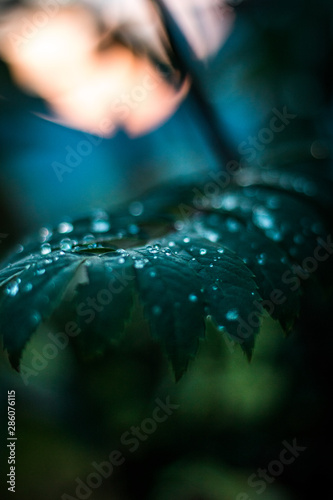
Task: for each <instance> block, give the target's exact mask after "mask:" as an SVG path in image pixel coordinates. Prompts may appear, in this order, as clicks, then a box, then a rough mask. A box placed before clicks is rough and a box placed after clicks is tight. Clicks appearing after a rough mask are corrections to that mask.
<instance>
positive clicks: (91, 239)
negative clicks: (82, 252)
mask: <svg viewBox="0 0 333 500" xmlns="http://www.w3.org/2000/svg"><path fill="white" fill-rule="evenodd" d="M95 241H96V238H95V236H94V235H93V234H87V235H86V236H84V237H83V238H82V243H84V244H87V243H94V242H95Z"/></svg>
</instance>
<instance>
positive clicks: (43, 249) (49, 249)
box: [40, 243, 52, 255]
mask: <svg viewBox="0 0 333 500" xmlns="http://www.w3.org/2000/svg"><path fill="white" fill-rule="evenodd" d="M51 252H52V247H51V245H50V244H49V243H44V245H42V246H41V249H40V253H41V254H42V255H48V254H49V253H51Z"/></svg>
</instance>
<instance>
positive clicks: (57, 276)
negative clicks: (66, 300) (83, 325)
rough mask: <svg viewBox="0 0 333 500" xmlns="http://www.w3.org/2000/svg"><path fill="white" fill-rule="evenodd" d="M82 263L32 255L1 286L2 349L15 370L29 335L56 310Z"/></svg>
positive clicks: (75, 259) (57, 255) (56, 254)
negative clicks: (6, 353)
mask: <svg viewBox="0 0 333 500" xmlns="http://www.w3.org/2000/svg"><path fill="white" fill-rule="evenodd" d="M83 260H84V259H82V258H79V257H78V256H76V255H72V254H64V253H63V252H54V254H52V256H50V258H47V259H45V258H44V257H43V256H41V255H40V254H35V255H33V256H31V257H29V258H27V259H26V261H22V265H23V263H25V269H24V270H23V271H22V272H21V273H20V274H19V275H18V276H15V275H14V276H13V277H12V279H11V280H9V281H8V280H7V282H4V283H3V286H2V287H1V298H0V311H1V314H0V333H1V334H2V335H3V338H4V348H5V349H7V351H8V354H9V358H10V361H11V363H12V365H13V366H14V367H15V368H16V369H17V368H18V366H19V360H20V357H21V353H22V351H23V349H24V347H25V345H26V343H27V342H28V340H29V339H30V337H31V335H32V333H33V332H34V331H35V330H36V329H37V328H38V325H39V324H40V323H41V321H45V320H46V319H48V318H49V317H50V316H51V314H52V313H53V311H54V310H55V309H56V308H57V307H58V305H59V304H60V302H61V300H62V298H63V296H64V293H65V291H66V288H67V286H68V285H69V282H70V281H71V280H72V279H73V277H74V276H75V272H76V271H77V269H78V267H79V266H80V264H81V263H82V262H83ZM14 267H15V266H14ZM2 274H5V273H4V272H3V271H1V272H0V276H1V275H2Z"/></svg>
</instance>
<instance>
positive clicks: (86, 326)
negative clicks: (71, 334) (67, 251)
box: [73, 252, 135, 358]
mask: <svg viewBox="0 0 333 500" xmlns="http://www.w3.org/2000/svg"><path fill="white" fill-rule="evenodd" d="M83 267H84V271H85V275H86V279H85V280H84V281H83V282H81V283H79V284H78V286H77V288H76V290H75V292H74V299H73V302H74V306H75V312H76V316H77V324H78V327H79V328H80V334H79V336H78V337H76V338H75V344H76V345H77V347H78V349H79V350H80V352H81V355H82V356H84V358H91V357H95V356H96V354H103V353H104V352H105V350H106V349H107V348H108V347H109V346H112V345H114V344H116V343H117V341H118V340H119V337H120V335H121V333H122V332H123V330H124V327H125V323H126V321H127V320H128V319H129V317H130V313H131V309H132V307H133V291H134V280H135V273H134V268H133V261H132V259H131V258H129V257H128V255H127V256H126V257H124V256H123V254H121V253H119V252H112V253H106V254H104V255H103V256H102V257H96V256H91V257H90V258H89V259H87V260H86V261H85V262H84V264H83Z"/></svg>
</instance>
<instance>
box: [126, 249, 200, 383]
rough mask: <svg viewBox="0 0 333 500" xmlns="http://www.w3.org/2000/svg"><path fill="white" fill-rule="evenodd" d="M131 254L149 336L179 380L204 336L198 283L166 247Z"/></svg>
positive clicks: (195, 277) (193, 274) (188, 269)
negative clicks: (133, 259) (166, 356)
mask: <svg viewBox="0 0 333 500" xmlns="http://www.w3.org/2000/svg"><path fill="white" fill-rule="evenodd" d="M134 256H135V257H136V260H135V270H136V275H137V282H138V290H139V296H140V298H141V300H142V301H143V303H144V305H145V311H146V315H147V317H148V318H149V321H150V324H151V331H152V336H153V338H154V339H156V340H159V341H160V342H161V344H162V345H163V347H164V348H165V350H166V352H167V354H168V356H169V358H170V359H171V361H172V363H173V366H174V370H175V374H176V378H177V379H179V378H180V376H181V375H182V373H183V372H184V370H185V369H186V367H187V364H188V360H189V358H190V357H194V355H195V354H196V351H197V348H198V342H199V338H203V336H204V320H203V318H204V303H203V297H202V292H201V291H200V288H201V283H200V281H199V279H198V278H197V276H196V275H195V273H194V272H193V271H192V270H191V269H190V268H189V267H186V266H184V260H183V259H182V258H180V257H178V256H177V255H176V254H175V253H174V252H173V251H171V250H170V249H169V248H168V247H166V248H162V247H161V246H160V245H158V244H157V245H155V246H154V247H151V246H148V247H146V248H142V249H138V250H137V251H135V253H134Z"/></svg>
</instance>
